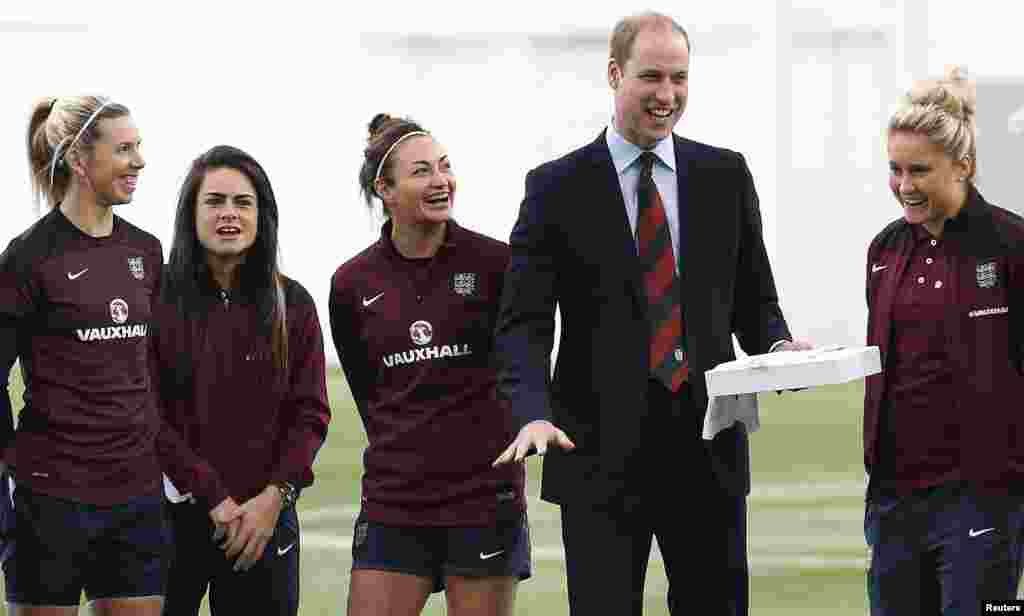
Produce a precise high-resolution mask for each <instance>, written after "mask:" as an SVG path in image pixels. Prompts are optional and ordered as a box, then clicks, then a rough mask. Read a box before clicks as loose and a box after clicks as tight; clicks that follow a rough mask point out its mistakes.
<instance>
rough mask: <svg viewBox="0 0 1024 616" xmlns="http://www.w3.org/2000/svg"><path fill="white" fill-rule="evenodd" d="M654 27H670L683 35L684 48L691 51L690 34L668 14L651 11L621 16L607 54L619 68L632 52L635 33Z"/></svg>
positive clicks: (613, 32)
mask: <svg viewBox="0 0 1024 616" xmlns="http://www.w3.org/2000/svg"><path fill="white" fill-rule="evenodd" d="M655 28H671V29H672V30H673V31H674V32H676V33H678V34H681V35H683V39H684V40H685V41H686V49H687V51H691V47H690V36H689V35H688V34H686V30H685V29H684V28H683V27H682V26H680V25H679V24H678V23H676V20H674V19H672V18H671V17H669V16H668V15H662V14H661V13H655V12H653V11H651V12H647V13H639V14H637V15H630V16H629V17H623V18H622V19H620V20H619V22H618V23H617V24H615V28H613V29H612V38H611V43H610V44H609V56H610V57H611V59H613V60H615V63H616V64H618V65H619V67H620V68H622V67H624V66H625V65H626V61H627V60H629V57H630V55H632V53H633V43H634V42H635V41H636V37H637V35H638V34H640V33H641V32H643V31H644V30H647V29H655Z"/></svg>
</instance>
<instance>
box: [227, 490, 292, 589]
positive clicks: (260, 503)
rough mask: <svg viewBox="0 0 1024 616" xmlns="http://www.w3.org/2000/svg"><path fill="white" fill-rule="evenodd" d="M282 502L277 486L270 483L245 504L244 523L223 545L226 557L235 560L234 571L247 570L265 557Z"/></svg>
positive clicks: (243, 507) (242, 518)
mask: <svg viewBox="0 0 1024 616" xmlns="http://www.w3.org/2000/svg"><path fill="white" fill-rule="evenodd" d="M282 503H283V501H282V498H281V492H280V491H279V490H278V489H277V487H276V486H267V487H266V488H264V489H263V491H262V492H260V493H259V494H257V495H256V496H254V497H252V498H251V499H249V500H247V501H245V502H244V503H242V507H241V508H242V512H243V513H242V517H241V525H240V526H239V529H238V534H237V535H236V536H235V539H234V541H229V542H228V543H226V544H225V545H224V556H225V557H226V558H227V559H228V560H233V559H235V557H236V556H237V557H238V559H237V560H235V566H234V567H233V569H234V570H235V571H246V570H248V569H249V568H251V567H252V566H253V565H255V564H256V563H257V562H258V561H259V559H260V558H261V557H262V556H263V551H264V550H265V549H266V548H267V543H268V542H269V541H270V539H271V538H272V537H273V536H274V529H275V528H277V518H278V516H280V515H281V505H282Z"/></svg>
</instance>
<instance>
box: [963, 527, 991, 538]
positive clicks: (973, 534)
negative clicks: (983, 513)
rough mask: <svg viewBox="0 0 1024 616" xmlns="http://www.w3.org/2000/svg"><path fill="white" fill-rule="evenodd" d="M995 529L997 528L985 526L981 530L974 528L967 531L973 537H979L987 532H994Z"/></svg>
mask: <svg viewBox="0 0 1024 616" xmlns="http://www.w3.org/2000/svg"><path fill="white" fill-rule="evenodd" d="M994 530H995V528H983V529H981V530H974V529H973V528H972V529H971V530H969V531H967V534H968V535H970V536H971V537H977V536H979V535H984V534H985V533H990V532H992V531H994Z"/></svg>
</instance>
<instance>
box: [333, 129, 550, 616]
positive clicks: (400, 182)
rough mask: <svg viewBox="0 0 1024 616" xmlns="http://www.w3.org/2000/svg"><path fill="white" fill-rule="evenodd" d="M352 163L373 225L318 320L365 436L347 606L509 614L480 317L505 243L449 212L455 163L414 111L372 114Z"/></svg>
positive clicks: (505, 417)
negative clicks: (377, 217) (379, 221)
mask: <svg viewBox="0 0 1024 616" xmlns="http://www.w3.org/2000/svg"><path fill="white" fill-rule="evenodd" d="M364 156H365V159H364V161H363V165H362V169H361V170H360V173H359V180H360V187H361V189H362V191H363V194H364V196H365V198H366V202H367V205H372V204H373V199H375V198H376V199H379V200H380V201H381V202H382V203H383V206H384V212H385V214H386V216H387V217H388V221H387V222H386V223H385V224H384V226H383V228H382V229H381V235H380V239H379V240H378V241H376V242H375V243H373V244H372V245H371V246H370V247H369V248H367V249H365V250H364V251H363V252H361V253H360V254H358V255H357V256H355V257H353V258H352V259H350V260H349V261H347V262H346V263H345V264H343V265H342V266H341V267H340V268H338V270H337V272H336V273H335V274H334V277H333V279H332V281H331V294H330V317H331V331H332V333H333V336H334V342H335V344H336V345H337V348H338V356H339V357H340V359H341V365H342V367H343V369H344V371H345V375H346V377H347V378H348V383H349V387H350V388H351V390H352V395H353V398H354V399H355V402H356V405H357V407H358V409H359V414H360V416H361V418H362V420H363V425H364V427H365V428H366V434H367V437H368V440H369V447H368V448H367V450H366V452H365V454H364V457H363V460H364V474H363V485H362V487H363V493H362V511H361V512H360V514H359V517H358V519H357V520H356V524H355V532H354V533H353V542H352V569H353V570H352V577H351V585H350V589H349V598H348V613H349V615H350V616H372V615H378V614H379V615H383V614H389V615H406V614H408V615H415V614H419V613H420V611H421V610H422V609H423V606H424V604H425V602H426V600H427V598H428V597H429V596H430V593H431V592H437V591H440V590H442V589H443V590H445V596H446V599H447V604H448V613H449V614H451V615H453V616H463V615H469V614H472V615H488V616H490V615H494V616H499V615H500V616H504V615H507V614H511V613H512V608H513V604H514V599H515V590H516V585H517V583H518V582H519V580H520V579H525V578H527V577H529V575H530V545H529V531H528V527H527V522H526V513H525V504H524V498H523V481H524V474H523V466H522V465H521V464H516V465H509V466H504V467H500V468H493V467H492V466H491V462H492V461H493V460H494V459H495V458H496V457H497V456H498V454H499V453H500V452H501V450H502V449H503V448H504V446H505V444H506V443H507V442H509V441H510V439H511V438H512V436H513V435H514V431H513V430H512V424H511V418H510V416H509V414H508V412H507V410H506V409H505V408H504V407H503V406H502V405H501V404H500V403H499V402H498V400H497V398H496V397H495V384H496V378H497V374H496V371H495V369H494V368H493V366H492V361H491V348H492V344H491V332H492V331H493V329H494V320H495V317H496V316H497V310H498V300H499V298H500V296H501V289H502V279H503V275H504V271H505V266H506V265H507V264H508V259H509V253H508V246H507V245H505V244H503V243H502V242H499V241H497V240H493V239H490V238H488V237H485V236H483V235H480V234H478V233H474V232H473V231H470V230H468V229H465V228H463V227H460V226H459V225H457V224H456V223H455V221H454V220H453V219H452V217H451V211H452V206H453V204H454V199H455V176H454V174H453V172H452V166H451V162H450V160H449V158H448V154H447V152H446V151H445V149H444V148H443V147H442V146H441V144H440V143H438V142H437V141H436V140H435V139H434V138H433V137H432V136H431V135H430V134H429V133H427V132H426V131H425V130H423V128H422V127H420V126H419V125H418V124H416V123H414V122H412V121H409V120H403V119H397V118H391V117H389V116H386V115H383V114H381V115H378V116H377V117H375V118H374V120H373V121H372V122H371V124H370V137H369V143H368V146H367V147H366V149H365V152H364Z"/></svg>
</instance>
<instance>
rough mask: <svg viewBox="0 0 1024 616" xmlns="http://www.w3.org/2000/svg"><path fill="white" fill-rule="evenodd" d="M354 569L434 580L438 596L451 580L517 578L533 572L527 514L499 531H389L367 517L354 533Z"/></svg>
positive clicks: (418, 528)
mask: <svg viewBox="0 0 1024 616" xmlns="http://www.w3.org/2000/svg"><path fill="white" fill-rule="evenodd" d="M352 569H353V570H356V569H376V570H379V571H393V572H396V573H407V574H409V575H415V576H418V577H424V578H429V579H431V580H433V582H434V589H433V591H434V592H440V591H442V590H444V584H445V578H446V577H447V576H450V575H452V576H459V577H469V578H481V577H516V578H519V579H520V580H525V579H527V578H529V577H530V575H531V574H532V571H531V568H530V524H529V521H528V520H527V518H526V513H525V512H523V513H522V514H521V515H518V516H516V517H515V518H514V519H511V520H507V521H500V522H498V523H497V524H495V525H494V526H456V527H451V526H389V525H385V524H379V523H377V522H371V521H369V520H366V519H364V518H363V516H362V514H360V515H359V517H358V518H356V523H355V532H354V533H353V534H352Z"/></svg>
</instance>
